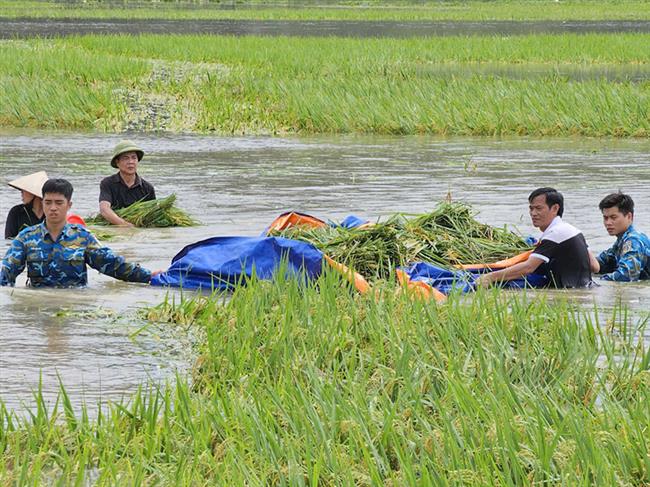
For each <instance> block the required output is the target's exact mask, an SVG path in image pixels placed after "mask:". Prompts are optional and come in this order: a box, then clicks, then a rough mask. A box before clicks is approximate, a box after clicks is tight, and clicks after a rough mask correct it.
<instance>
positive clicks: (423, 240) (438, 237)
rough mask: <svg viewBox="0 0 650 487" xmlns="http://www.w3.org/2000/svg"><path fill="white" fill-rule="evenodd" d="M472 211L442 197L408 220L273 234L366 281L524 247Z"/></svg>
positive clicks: (496, 255) (492, 257) (506, 253)
mask: <svg viewBox="0 0 650 487" xmlns="http://www.w3.org/2000/svg"><path fill="white" fill-rule="evenodd" d="M474 216H475V212H474V211H473V210H472V208H471V207H470V206H468V205H465V204H462V203H450V202H443V203H440V204H439V205H438V206H437V207H436V209H435V210H434V211H432V212H431V213H426V214H423V215H417V216H415V217H413V218H410V219H409V218H408V217H407V216H406V215H402V214H395V215H392V216H391V217H390V218H388V219H387V220H386V221H385V222H383V223H378V224H376V225H373V226H370V227H367V228H352V229H346V228H332V227H324V228H317V229H314V228H307V227H293V228H289V229H287V230H284V231H281V232H273V235H279V236H282V237H286V238H293V239H297V240H303V241H306V242H309V243H311V244H313V245H314V246H316V247H318V248H319V249H320V250H322V251H323V252H324V253H326V254H327V255H329V256H330V257H332V258H333V259H334V260H336V261H338V262H341V263H343V264H345V265H347V266H348V267H351V268H352V269H354V270H355V271H356V272H359V273H360V274H362V275H363V276H364V277H366V278H367V279H371V280H373V279H385V278H387V277H388V276H389V275H390V273H391V272H392V271H394V269H395V267H397V266H400V265H405V264H408V263H410V262H415V261H420V260H421V261H425V262H431V263H433V264H438V265H441V266H443V267H451V266H453V265H455V264H470V263H481V262H493V261H496V260H500V259H503V258H506V257H511V256H513V255H516V254H518V253H520V252H522V251H524V250H528V249H529V246H528V245H527V244H526V242H524V241H523V239H522V238H521V237H520V236H519V235H516V234H514V233H512V232H510V231H509V230H507V229H505V228H495V227H491V226H490V225H486V224H484V223H480V222H478V221H477V220H475V219H474Z"/></svg>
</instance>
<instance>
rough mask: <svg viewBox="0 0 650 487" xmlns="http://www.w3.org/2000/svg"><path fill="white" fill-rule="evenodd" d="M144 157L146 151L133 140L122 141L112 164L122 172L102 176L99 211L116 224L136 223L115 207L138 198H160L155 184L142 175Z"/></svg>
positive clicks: (119, 207) (138, 199)
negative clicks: (139, 166)
mask: <svg viewBox="0 0 650 487" xmlns="http://www.w3.org/2000/svg"><path fill="white" fill-rule="evenodd" d="M142 157H144V151H143V150H142V149H140V148H139V147H138V146H137V145H135V143H134V142H132V141H130V140H123V141H121V142H120V143H118V144H117V145H116V146H115V149H114V150H113V158H112V159H111V166H112V167H114V168H116V169H118V172H117V173H116V174H114V175H113V176H109V177H106V178H104V179H102V181H101V183H100V184H99V213H100V214H101V216H103V217H104V219H105V220H106V221H108V222H109V223H111V224H113V225H120V226H126V227H132V226H134V225H133V224H132V223H130V222H128V221H126V220H125V219H124V218H121V217H120V216H119V215H118V214H117V213H115V210H119V209H121V208H126V207H128V206H131V205H132V204H133V203H136V202H138V201H149V200H155V199H156V191H155V190H154V187H153V185H152V184H150V183H149V182H147V181H145V180H144V179H142V178H141V177H140V176H139V175H138V172H137V171H138V163H139V162H140V161H141V160H142Z"/></svg>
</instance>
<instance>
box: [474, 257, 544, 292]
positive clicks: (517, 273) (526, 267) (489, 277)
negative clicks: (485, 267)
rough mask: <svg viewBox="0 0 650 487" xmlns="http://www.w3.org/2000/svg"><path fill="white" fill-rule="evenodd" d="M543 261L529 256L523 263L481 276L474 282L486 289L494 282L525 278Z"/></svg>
mask: <svg viewBox="0 0 650 487" xmlns="http://www.w3.org/2000/svg"><path fill="white" fill-rule="evenodd" d="M543 262H544V261H543V260H542V259H540V258H539V257H535V256H533V255H531V256H530V257H528V259H527V260H526V261H525V262H520V263H519V264H515V265H512V266H510V267H506V268H505V269H501V270H500V271H494V272H490V273H488V274H483V275H482V276H481V277H479V278H478V279H477V280H476V285H477V286H481V287H488V286H489V285H490V284H492V283H494V282H502V281H511V280H513V279H518V278H520V277H523V276H526V275H528V274H530V273H532V272H534V271H535V269H537V268H538V267H539V266H540V265H541V264H542V263H543Z"/></svg>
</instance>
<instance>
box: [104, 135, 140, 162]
mask: <svg viewBox="0 0 650 487" xmlns="http://www.w3.org/2000/svg"><path fill="white" fill-rule="evenodd" d="M125 152H135V153H136V154H137V155H138V161H140V160H142V158H143V157H144V151H143V150H142V149H140V147H138V146H137V145H135V142H132V141H130V140H121V141H120V142H119V143H118V144H117V145H116V146H115V148H114V149H113V158H112V159H111V166H113V167H117V158H118V157H120V156H121V155H122V154H124V153H125Z"/></svg>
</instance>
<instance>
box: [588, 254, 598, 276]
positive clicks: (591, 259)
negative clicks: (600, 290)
mask: <svg viewBox="0 0 650 487" xmlns="http://www.w3.org/2000/svg"><path fill="white" fill-rule="evenodd" d="M589 267H591V272H592V273H594V274H598V272H599V271H600V262H598V259H597V258H596V257H594V254H592V253H591V252H589Z"/></svg>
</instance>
